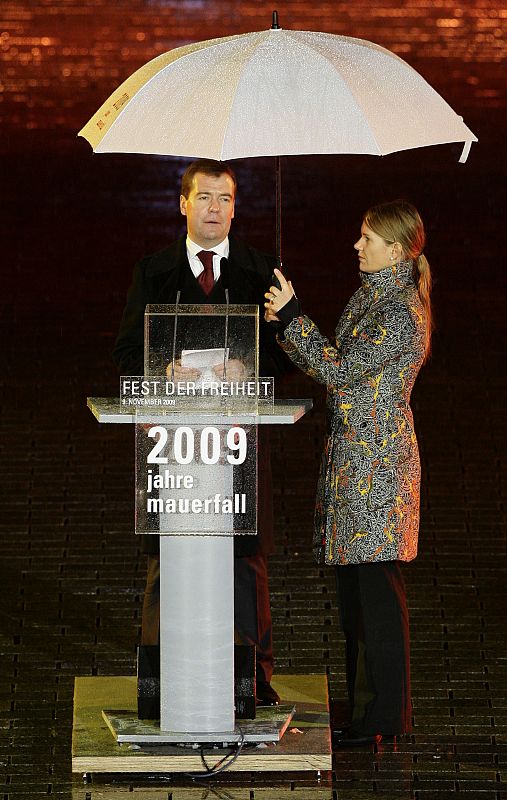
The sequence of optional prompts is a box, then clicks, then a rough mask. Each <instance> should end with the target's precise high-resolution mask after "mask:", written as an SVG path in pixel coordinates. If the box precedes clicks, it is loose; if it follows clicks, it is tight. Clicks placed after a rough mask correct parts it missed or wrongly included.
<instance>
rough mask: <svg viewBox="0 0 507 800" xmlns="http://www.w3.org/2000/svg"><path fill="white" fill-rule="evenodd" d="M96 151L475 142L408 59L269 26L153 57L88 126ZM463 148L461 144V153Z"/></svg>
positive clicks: (380, 147) (377, 147) (360, 148)
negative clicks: (253, 31) (269, 27)
mask: <svg viewBox="0 0 507 800" xmlns="http://www.w3.org/2000/svg"><path fill="white" fill-rule="evenodd" d="M79 135H81V136H83V137H84V138H85V139H87V140H88V142H89V143H90V144H91V145H92V147H93V150H94V151H95V152H96V153H152V154H159V155H173V156H187V157H191V158H195V157H201V158H203V157H205V158H214V159H218V160H229V159H236V158H245V157H252V156H268V155H271V156H273V155H274V156H279V155H302V154H310V153H369V154H372V155H387V154H388V153H392V152H396V151H398V150H408V149H411V148H416V147H424V146H427V145H435V144H444V143H448V142H464V143H465V150H466V151H467V152H468V149H469V148H470V144H471V143H472V142H474V141H477V139H476V137H475V136H474V134H473V133H472V132H471V131H470V130H469V128H467V126H466V125H465V124H464V122H463V119H462V118H461V117H459V116H458V115H457V114H456V113H455V112H454V111H453V110H452V108H451V107H450V106H449V105H448V104H447V103H446V102H445V100H444V99H443V98H442V97H440V95H439V94H438V93H437V92H436V91H435V90H434V89H433V88H432V87H431V86H430V85H429V84H428V83H427V82H426V81H425V80H424V78H422V76H421V75H419V74H418V73H417V72H416V71H415V70H414V69H412V67H410V66H409V65H408V64H407V63H406V62H405V61H403V60H402V59H401V58H399V57H398V56H396V55H394V54H393V53H391V52H390V51H389V50H386V49H384V48H383V47H380V46H379V45H376V44H373V43H372V42H368V41H365V40H362V39H354V38H350V37H346V36H335V35H333V34H328V33H317V32H312V31H294V30H284V29H282V28H271V29H269V30H266V31H259V32H256V33H246V34H241V35H238V36H229V37H225V38H220V39H210V40H208V41H204V42H199V43H196V44H190V45H186V46H184V47H179V48H176V49H175V50H171V51H169V52H168V53H164V54H162V55H160V56H158V57H157V58H154V59H153V60H152V61H149V62H148V63H147V64H145V65H144V66H143V67H141V68H140V69H139V70H137V71H136V72H135V73H134V74H133V75H131V76H130V77H129V78H128V79H127V80H126V81H125V82H124V83H123V84H122V85H121V86H120V87H119V88H118V89H116V91H115V92H113V94H112V95H111V96H110V97H109V98H108V100H106V102H105V103H104V104H103V105H102V106H101V108H100V109H99V110H98V111H97V112H96V114H94V116H93V117H92V118H91V120H90V121H89V122H88V123H87V124H86V125H85V126H84V128H83V129H82V130H81V131H80V134H79ZM464 152H465V151H464Z"/></svg>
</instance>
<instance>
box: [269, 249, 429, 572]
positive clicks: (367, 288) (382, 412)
mask: <svg viewBox="0 0 507 800" xmlns="http://www.w3.org/2000/svg"><path fill="white" fill-rule="evenodd" d="M412 269H413V263H412V261H404V262H401V263H400V264H396V265H395V266H393V267H387V268H386V269H383V270H381V271H380V272H376V273H369V274H367V273H360V277H361V283H362V286H361V288H360V289H358V290H357V291H356V292H355V294H354V295H353V296H352V298H351V299H350V301H349V302H348V304H347V306H346V308H345V311H344V312H343V314H342V316H341V318H340V320H339V322H338V325H337V327H336V344H335V345H334V346H333V345H332V344H330V342H329V341H328V340H327V339H326V338H325V337H324V336H323V335H322V334H321V333H320V331H319V330H318V328H317V327H316V325H315V323H313V322H312V321H311V320H310V319H308V317H305V316H301V317H297V318H295V319H293V320H292V321H291V322H290V324H289V325H288V326H287V327H286V329H285V333H284V336H285V340H284V341H281V342H280V344H281V346H282V347H283V348H284V350H285V351H286V352H287V354H288V355H289V356H290V358H291V359H292V360H293V361H294V363H295V364H297V366H298V367H300V368H301V369H303V370H304V371H305V372H306V373H307V374H308V375H310V376H311V377H313V378H315V380H317V381H319V382H320V383H324V384H326V385H327V404H328V411H329V415H328V433H327V438H326V444H325V449H324V454H323V459H322V465H321V471H320V477H319V484H318V490H317V503H316V511H315V541H314V544H315V552H316V556H317V560H318V561H322V560H324V561H325V562H326V563H328V564H358V563H362V562H367V561H393V560H396V559H399V560H401V561H410V560H411V559H413V558H415V556H416V554H417V536H418V528H419V486H420V462H419V453H418V448H417V440H416V437H415V433H414V428H413V419H412V412H411V409H410V405H409V402H410V393H411V390H412V386H413V384H414V381H415V379H416V376H417V373H418V372H419V369H420V367H421V364H422V362H423V360H424V348H425V328H426V318H425V313H424V308H423V306H422V303H421V300H420V298H419V294H418V292H417V287H416V285H415V283H414V280H413V277H412Z"/></svg>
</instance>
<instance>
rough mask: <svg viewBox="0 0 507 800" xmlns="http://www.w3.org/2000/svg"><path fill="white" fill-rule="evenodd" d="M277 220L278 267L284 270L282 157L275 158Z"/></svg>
mask: <svg viewBox="0 0 507 800" xmlns="http://www.w3.org/2000/svg"><path fill="white" fill-rule="evenodd" d="M275 179H276V186H275V198H276V200H275V203H276V209H275V219H276V266H277V267H278V269H279V270H281V269H282V167H281V163H280V156H275Z"/></svg>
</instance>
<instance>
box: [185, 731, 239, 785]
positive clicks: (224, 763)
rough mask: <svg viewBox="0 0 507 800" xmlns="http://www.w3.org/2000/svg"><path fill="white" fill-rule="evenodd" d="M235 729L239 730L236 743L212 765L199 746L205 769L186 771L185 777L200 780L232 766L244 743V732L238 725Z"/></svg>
mask: <svg viewBox="0 0 507 800" xmlns="http://www.w3.org/2000/svg"><path fill="white" fill-rule="evenodd" d="M237 729H238V731H239V734H240V738H239V741H238V743H237V745H236V746H235V747H234V748H229V750H230V752H228V753H226V754H225V756H222V758H221V759H220V760H219V761H217V762H216V764H213V766H212V767H210V766H209V764H208V762H207V761H206V759H205V758H204V747H201V750H200V755H201V761H202V764H203V766H204V767H205V770H206V771H205V772H186V773H185V775H187V777H189V778H192V780H202V779H203V778H213V777H214V776H215V775H218V774H219V773H220V772H225V770H226V769H229V767H230V766H232V764H234V762H235V761H236V759H237V758H238V756H239V754H240V753H241V751H242V750H243V747H244V744H245V734H244V733H243V731H242V730H241V728H240V727H239V725H238V726H237Z"/></svg>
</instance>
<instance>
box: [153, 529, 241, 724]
mask: <svg viewBox="0 0 507 800" xmlns="http://www.w3.org/2000/svg"><path fill="white" fill-rule="evenodd" d="M233 546H234V537H233V536H184V535H181V534H180V535H179V536H170V535H169V536H168V535H165V536H161V537H160V690H161V695H160V728H161V730H173V731H186V732H188V733H199V732H222V731H223V732H225V731H233V730H234V574H233Z"/></svg>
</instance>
